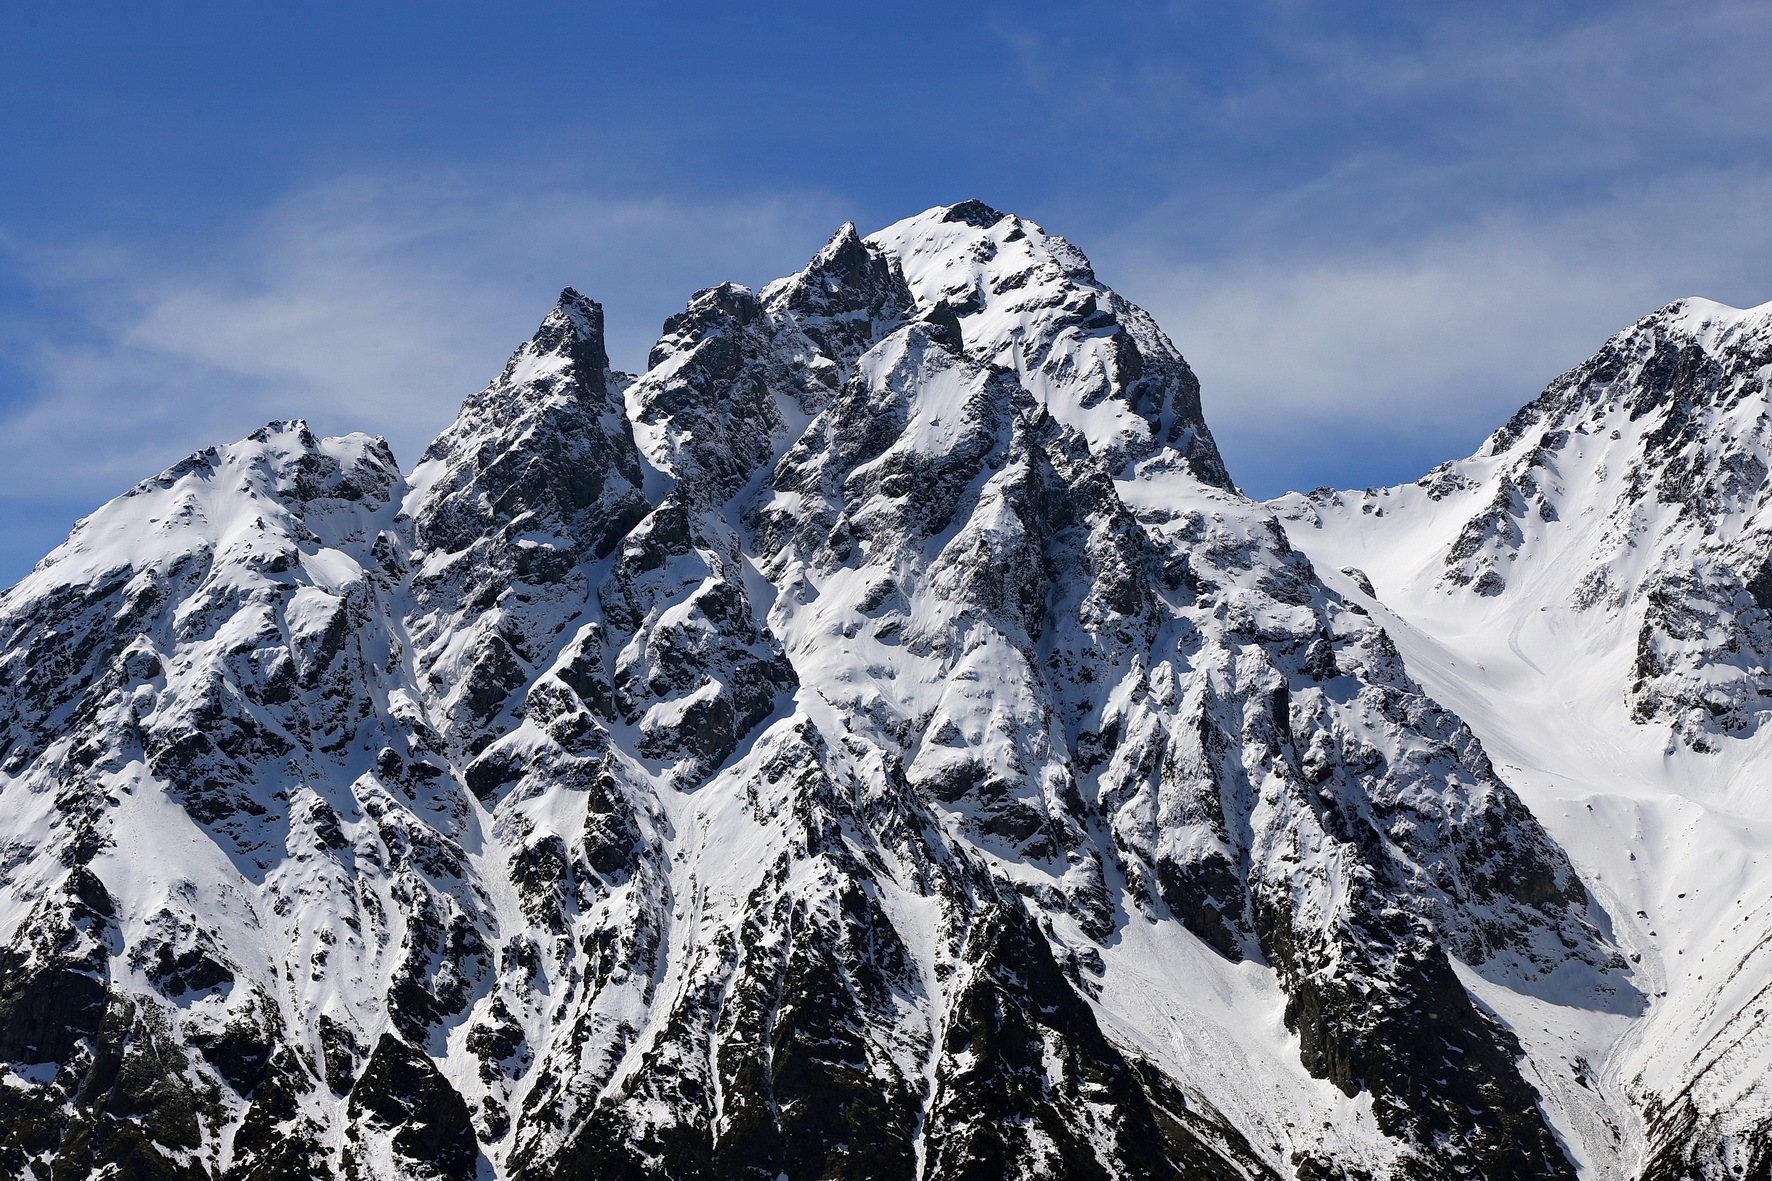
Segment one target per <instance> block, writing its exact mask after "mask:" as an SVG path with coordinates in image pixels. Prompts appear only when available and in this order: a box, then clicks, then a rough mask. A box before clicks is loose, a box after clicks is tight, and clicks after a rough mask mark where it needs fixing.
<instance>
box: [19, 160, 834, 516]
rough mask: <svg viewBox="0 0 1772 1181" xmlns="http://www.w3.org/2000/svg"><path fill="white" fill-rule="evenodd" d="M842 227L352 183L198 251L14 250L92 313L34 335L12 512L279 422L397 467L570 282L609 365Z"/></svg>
mask: <svg viewBox="0 0 1772 1181" xmlns="http://www.w3.org/2000/svg"><path fill="white" fill-rule="evenodd" d="M841 220H842V216H841V212H840V211H839V210H838V209H837V208H836V205H835V203H834V202H833V201H831V200H830V199H828V198H825V197H821V196H818V195H815V194H813V195H794V196H785V197H773V198H733V199H728V200H702V201H697V200H687V199H679V200H663V199H633V198H626V197H620V196H607V195H600V194H587V193H584V192H575V191H571V190H568V189H565V188H561V187H554V186H551V185H549V184H548V183H546V181H545V179H537V178H533V177H531V178H523V177H517V178H512V177H509V176H507V177H504V178H501V183H500V185H499V186H498V187H497V188H487V187H485V186H481V185H473V184H468V183H466V182H463V181H461V180H459V179H456V178H452V177H449V176H444V175H432V176H423V177H419V178H416V179H415V178H412V177H411V176H406V177H404V178H396V177H394V176H391V175H356V176H350V177H345V178H341V179H338V180H335V181H332V182H330V183H328V184H324V185H319V186H315V187H312V188H308V189H305V190H303V191H300V192H297V193H295V194H292V195H291V196H289V197H288V198H287V199H285V200H283V201H281V202H279V203H277V204H276V205H275V206H274V207H273V208H270V209H268V210H265V211H263V212H262V213H261V214H260V215H259V216H258V217H256V218H255V219H253V220H252V221H251V222H250V224H248V225H247V226H246V228H245V229H244V230H242V231H240V232H237V233H234V234H231V235H223V236H221V237H219V238H218V240H216V241H214V242H212V243H210V244H209V245H208V247H207V249H205V250H204V251H203V252H202V255H201V257H199V258H195V259H177V258H167V257H162V256H153V255H149V254H146V253H142V252H139V251H131V250H125V249H120V248H116V247H112V246H106V245H102V244H90V243H88V244H81V245H78V246H73V247H62V248H42V247H39V248H36V249H33V250H29V251H25V252H22V254H21V257H22V258H23V260H24V262H25V264H26V267H27V269H28V271H29V273H31V274H33V275H34V276H35V278H36V279H37V281H38V282H39V283H40V284H41V285H42V286H43V287H44V288H45V289H46V295H47V296H49V297H52V298H53V299H54V301H55V302H57V303H58V304H59V305H61V306H64V307H67V308H72V309H78V312H79V317H80V319H81V320H82V321H83V323H79V324H70V325H61V326H58V327H59V328H60V329H63V330H58V331H56V332H54V333H53V334H38V335H37V336H36V337H35V338H34V339H35V344H34V347H33V349H32V351H30V352H29V353H27V355H26V358H25V359H26V363H27V365H28V366H29V367H30V369H31V370H32V372H33V374H34V376H35V378H36V379H37V393H38V396H37V398H36V399H35V400H34V401H33V402H32V403H30V404H29V405H27V406H26V407H25V408H24V409H22V410H21V411H17V412H15V413H13V414H12V415H11V416H9V418H8V420H7V421H6V422H5V423H4V424H3V425H4V430H0V500H3V499H14V500H23V501H30V500H52V501H57V502H64V501H74V502H87V503H93V504H96V503H97V502H98V501H100V500H102V499H103V498H104V497H106V496H110V495H113V494H115V493H116V492H118V491H121V490H122V489H123V488H125V487H127V486H128V485H129V484H130V483H133V482H134V481H135V480H137V479H140V478H143V477H145V476H148V475H151V474H153V472H155V471H157V470H159V469H160V468H162V467H164V466H165V465H167V464H168V463H170V462H173V461H175V460H177V459H178V458H180V457H182V456H183V455H185V454H187V453H189V452H190V451H192V450H194V449H196V448H199V447H202V446H206V445H208V444H210V443H213V442H221V441H226V440H229V439H233V438H237V437H239V436H241V435H243V434H245V433H246V432H248V431H250V430H252V429H254V428H256V427H257V426H259V425H262V424H263V423H264V422H265V421H268V420H269V419H272V418H280V417H286V418H295V417H301V418H307V419H309V420H310V422H311V423H312V424H313V425H314V427H315V429H316V430H320V431H323V432H325V433H341V432H345V431H351V430H365V431H371V432H374V433H379V434H383V435H386V436H387V437H388V439H389V440H390V442H392V443H393V444H394V447H395V453H396V454H397V455H398V456H399V457H400V458H401V460H402V462H404V463H407V464H411V463H413V462H415V461H416V459H417V457H418V455H419V453H420V451H421V450H422V449H423V447H424V445H425V444H426V443H427V442H429V440H430V439H431V438H432V437H433V436H434V435H435V434H436V432H437V431H438V430H440V429H441V428H442V427H443V426H444V425H446V424H447V423H448V421H449V420H450V419H451V418H452V417H453V416H454V414H455V411H456V408H457V406H458V405H459V404H460V402H461V400H462V398H463V397H465V396H467V395H468V394H470V393H472V392H473V391H474V390H476V389H478V388H480V387H481V386H482V385H484V384H485V382H486V381H487V380H489V379H490V378H491V377H493V376H495V375H496V374H497V372H498V369H499V367H500V366H501V365H502V364H503V362H504V359H505V357H506V356H507V355H508V354H509V352H510V350H511V349H513V348H514V347H516V345H517V344H519V343H520V342H521V341H522V340H523V339H525V338H526V337H527V336H528V334H529V333H530V332H531V331H533V329H534V327H535V325H536V324H537V323H538V322H539V321H540V319H541V317H542V316H543V315H544V314H545V313H546V312H547V310H548V308H549V307H550V306H551V305H552V301H553V299H554V297H555V296H556V295H557V294H558V292H559V290H560V288H561V287H563V286H567V285H571V286H575V287H578V288H579V289H580V290H582V291H583V292H584V293H585V294H587V295H589V296H591V297H592V298H594V299H597V300H599V301H600V302H602V303H604V304H605V306H606V309H607V315H608V321H609V332H610V338H611V340H610V344H611V354H612V358H613V362H614V364H616V365H617V366H618V367H620V366H623V365H626V366H630V367H632V366H638V365H642V364H644V357H645V352H646V350H647V348H648V347H649V346H650V345H651V343H652V341H653V339H654V338H655V337H656V335H657V331H658V327H659V324H660V323H661V322H662V320H663V319H664V317H665V316H666V315H669V314H671V313H672V312H674V311H677V310H679V309H680V308H681V307H682V306H683V303H684V301H685V300H686V299H687V297H688V295H689V294H690V292H691V291H693V290H695V289H696V288H699V287H704V286H710V285H712V284H714V283H718V282H722V281H725V280H727V279H736V280H738V281H744V282H753V283H754V282H761V281H764V280H766V279H769V278H773V277H775V275H777V274H779V273H785V272H787V271H791V270H793V269H794V268H795V267H797V266H800V265H802V264H803V262H804V261H805V259H806V258H807V257H809V256H810V255H811V253H812V252H813V251H814V250H816V249H817V247H818V246H819V245H820V244H821V243H822V242H823V240H824V237H825V235H827V234H829V232H830V231H831V230H833V229H834V228H835V227H836V226H837V224H839V223H840V222H841Z"/></svg>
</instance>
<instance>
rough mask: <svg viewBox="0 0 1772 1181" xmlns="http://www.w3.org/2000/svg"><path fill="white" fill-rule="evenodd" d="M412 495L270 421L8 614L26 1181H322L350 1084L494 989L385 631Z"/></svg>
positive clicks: (6, 817)
mask: <svg viewBox="0 0 1772 1181" xmlns="http://www.w3.org/2000/svg"><path fill="white" fill-rule="evenodd" d="M399 492H400V476H399V473H398V471H397V469H396V468H395V467H394V463H393V458H392V456H391V455H390V454H389V453H388V450H387V447H386V445H385V444H383V443H382V442H381V441H380V440H379V439H369V438H365V437H363V436H351V437H347V438H342V439H317V438H315V437H314V436H313V435H312V434H311V433H310V432H309V431H308V429H307V428H306V426H304V425H303V424H301V423H273V424H272V425H271V426H269V427H266V428H265V429H264V430H261V431H258V432H256V433H255V434H253V435H252V436H250V437H249V438H247V439H245V440H243V441H241V442H240V443H237V444H234V445H232V446H229V447H221V448H212V449H210V450H207V451H204V452H200V453H198V454H197V455H194V456H192V457H191V458H190V459H188V460H186V461H185V462H183V463H181V464H179V465H178V466H176V467H174V468H172V469H170V470H168V471H167V472H165V473H163V474H162V475H161V476H159V477H157V478H156V479H153V480H149V481H147V482H145V483H143V484H141V485H139V486H138V487H137V488H135V489H134V490H133V491H131V492H130V493H128V494H127V495H125V496H123V497H120V498H119V499H118V500H115V501H113V502H112V503H111V504H109V505H107V506H105V507H104V508H103V509H101V510H99V511H98V512H97V513H95V514H93V515H92V516H91V517H89V518H87V519H86V520H85V521H82V522H81V523H80V524H79V525H78V526H77V527H76V528H75V530H74V533H73V535H72V536H71V537H70V538H69V539H68V541H67V542H66V543H65V544H64V545H62V546H61V547H60V548H59V549H57V550H56V551H55V552H54V553H52V554H51V555H50V556H49V557H48V558H47V559H45V560H44V561H43V562H42V563H41V564H40V565H39V566H38V567H37V569H36V570H35V571H33V572H32V574H31V575H30V576H29V577H27V578H26V579H25V580H24V581H23V582H21V583H19V584H18V585H17V586H15V587H13V588H12V589H11V590H10V591H8V592H7V593H6V595H5V597H4V599H0V630H3V631H4V633H5V635H6V636H7V637H8V639H7V645H6V654H5V657H4V662H5V664H6V666H7V669H8V675H7V677H6V690H5V694H6V696H5V702H4V707H3V710H4V712H3V714H0V717H3V719H4V721H3V723H0V724H3V725H4V727H5V733H6V739H5V741H6V752H7V753H6V756H5V758H6V763H5V767H6V770H5V772H4V774H5V776H6V779H5V787H4V789H3V791H4V799H5V804H4V808H3V810H0V847H4V849H5V850H6V853H5V857H4V861H3V864H4V866H5V870H4V873H5V893H4V896H3V897H4V910H3V911H0V938H4V940H5V947H6V950H5V951H4V953H0V1029H4V1030H5V1033H4V1034H3V1035H0V1037H3V1038H4V1046H3V1047H0V1055H3V1056H4V1057H5V1058H6V1059H7V1060H9V1061H11V1062H12V1063H14V1067H13V1071H14V1073H13V1074H12V1075H10V1076H9V1081H8V1084H7V1085H8V1092H7V1094H8V1099H7V1104H6V1107H5V1110H6V1116H5V1120H4V1124H3V1131H0V1167H3V1168H4V1169H5V1171H6V1172H7V1173H8V1174H9V1175H13V1176H27V1175H31V1174H30V1173H29V1171H28V1169H29V1168H31V1167H35V1168H39V1169H42V1168H47V1167H49V1162H50V1161H51V1160H54V1161H58V1162H61V1163H58V1164H57V1165H56V1166H55V1167H56V1168H58V1169H59V1168H64V1167H65V1168H68V1169H72V1170H75V1171H76V1172H79V1173H81V1174H82V1175H84V1171H85V1170H97V1169H101V1167H103V1166H106V1165H107V1163H108V1162H111V1163H114V1164H115V1167H116V1168H117V1169H119V1170H121V1172H122V1174H123V1175H130V1174H131V1173H132V1171H135V1170H152V1169H161V1170H170V1171H171V1172H170V1174H169V1175H178V1176H185V1175H190V1176H197V1175H204V1172H205V1170H206V1169H207V1168H208V1167H209V1166H208V1165H207V1163H206V1162H209V1161H212V1160H213V1159H214V1158H215V1153H216V1152H217V1150H218V1148H219V1147H220V1146H221V1145H222V1144H224V1143H225V1144H228V1145H231V1147H230V1149H229V1159H230V1160H231V1161H232V1162H233V1163H232V1166H231V1167H233V1168H235V1169H237V1170H239V1171H240V1173H241V1174H242V1175H249V1174H252V1173H254V1172H255V1171H262V1172H265V1173H268V1174H272V1175H295V1174H302V1175H305V1174H307V1173H308V1172H309V1171H310V1170H324V1169H325V1168H326V1167H327V1161H328V1159H329V1158H330V1155H331V1154H330V1153H329V1151H328V1150H327V1148H325V1147H323V1145H322V1140H323V1139H327V1138H330V1137H333V1136H335V1135H336V1134H337V1131H338V1129H340V1128H341V1127H342V1126H343V1124H344V1122H345V1120H346V1119H347V1118H349V1119H355V1118H356V1113H355V1112H353V1113H352V1114H351V1115H350V1116H348V1117H347V1116H345V1115H344V1114H342V1113H341V1112H340V1111H339V1110H338V1106H337V1103H336V1101H335V1100H334V1098H333V1094H334V1093H335V1092H336V1093H337V1094H343V1093H344V1092H345V1091H346V1090H349V1089H350V1085H351V1081H352V1080H353V1079H355V1078H356V1077H357V1076H358V1075H359V1074H360V1073H361V1072H362V1071H364V1070H365V1069H368V1066H367V1065H366V1064H368V1063H371V1062H381V1063H383V1064H384V1065H385V1064H386V1063H387V1061H388V1060H389V1057H390V1055H393V1056H394V1057H399V1056H400V1055H401V1054H405V1053H406V1050H405V1049H404V1047H406V1046H407V1045H408V1042H409V1039H410V1040H411V1041H412V1042H414V1043H416V1044H419V1045H423V1044H425V1037H426V1032H425V1027H426V1025H427V1022H428V1021H429V1020H434V1019H436V1017H437V1016H438V1015H439V1014H442V1013H447V1012H449V1011H451V1010H453V1009H458V1008H459V1007H461V1006H462V1005H463V1004H465V1002H466V997H467V995H468V994H469V993H470V992H471V991H472V990H473V989H474V988H476V987H477V986H478V985H477V981H478V979H479V978H480V977H481V976H482V975H483V974H484V972H485V970H486V968H487V967H488V966H489V965H488V964H487V963H486V961H485V960H484V959H483V958H482V953H483V951H484V944H483V943H482V941H481V940H480V937H479V927H478V926H477V925H476V923H475V921H474V920H473V919H472V918H471V917H469V916H470V913H471V912H474V911H476V910H477V909H478V901H477V898H476V895H475V892H474V890H473V889H472V888H470V887H469V886H468V885H467V882H466V877H465V876H464V875H466V874H467V873H468V870H467V869H466V860H465V858H464V855H463V852H462V845H461V842H462V840H463V839H464V838H465V837H466V836H467V834H468V833H469V832H470V831H471V830H472V821H471V818H470V814H469V809H468V806H467V801H466V798H465V796H464V794H463V793H462V792H461V790H460V788H459V786H458V785H457V784H456V783H455V781H454V780H453V779H452V778H451V777H450V776H449V774H448V773H447V770H446V768H445V767H444V766H443V765H441V764H438V763H435V762H429V761H426V758H425V753H426V751H427V749H428V744H427V741H426V733H427V731H426V727H425V726H424V724H423V717H422V714H423V706H422V704H421V703H420V702H419V700H418V699H417V697H416V696H415V695H414V694H412V693H411V692H410V687H409V686H408V685H407V683H406V682H405V680H404V678H403V677H402V675H401V664H402V651H401V647H400V645H399V642H398V641H397V639H396V638H395V633H394V631H393V629H391V628H390V627H389V620H390V612H391V608H390V602H391V600H392V598H393V597H394V596H395V595H396V594H397V588H398V586H399V582H400V577H401V573H400V572H401V569H402V565H401V562H400V559H399V550H400V545H399V543H398V542H397V540H396V538H395V536H394V530H395V517H396V513H397V510H398V498H399ZM396 1014H399V1015H396ZM427 1015H428V1016H427ZM395 1028H397V1029H399V1030H400V1034H399V1035H395V1034H394V1033H392V1032H384V1031H389V1030H392V1029H395ZM390 1039H391V1040H390ZM372 1051H373V1053H372ZM409 1066H410V1069H411V1071H412V1072H413V1073H414V1077H417V1078H420V1079H425V1078H433V1077H435V1076H436V1073H437V1072H436V1068H435V1066H433V1065H432V1064H431V1063H430V1060H429V1059H428V1058H423V1059H420V1058H414V1059H413V1061H412V1062H411V1063H409ZM98 1095H103V1096H104V1098H103V1100H102V1101H99V1102H95V1101H94V1098H93V1097H94V1096H98ZM420 1122H422V1120H421V1121H420ZM443 1147H444V1148H445V1149H448V1148H449V1146H448V1145H444V1146H443ZM456 1147H457V1148H459V1144H458V1145H456ZM469 1150H470V1151H471V1144H470V1145H469ZM156 1175H158V1174H156Z"/></svg>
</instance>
